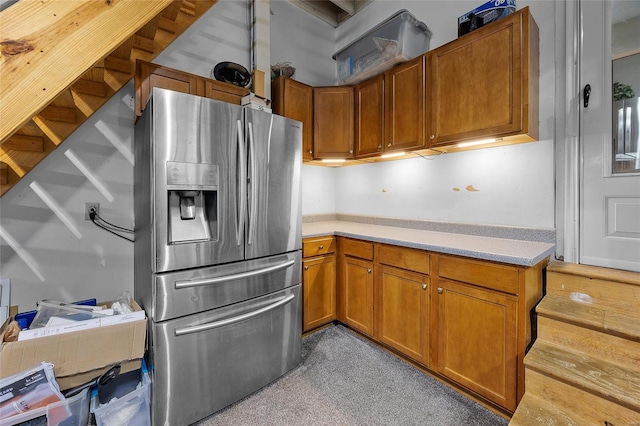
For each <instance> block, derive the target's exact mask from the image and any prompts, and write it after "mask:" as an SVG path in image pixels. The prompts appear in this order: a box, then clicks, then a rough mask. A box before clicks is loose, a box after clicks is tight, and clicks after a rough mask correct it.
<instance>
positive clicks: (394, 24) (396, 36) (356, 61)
mask: <svg viewBox="0 0 640 426" xmlns="http://www.w3.org/2000/svg"><path fill="white" fill-rule="evenodd" d="M430 39H431V31H429V29H428V28H427V26H426V25H425V23H424V22H422V21H418V20H417V19H416V18H415V16H413V15H412V14H411V13H409V12H408V11H406V10H405V9H402V10H399V11H398V12H396V13H395V14H394V15H393V16H391V17H390V18H388V19H386V20H385V21H383V22H382V23H380V24H378V25H377V26H376V27H374V28H372V29H371V30H369V31H367V32H366V33H365V34H363V35H362V36H360V37H359V38H358V39H357V40H355V41H354V42H353V43H351V44H349V45H348V46H346V47H345V48H343V49H342V50H340V51H339V52H338V53H336V54H335V55H333V59H335V60H336V62H337V66H338V77H339V78H340V81H341V82H342V83H343V84H357V83H359V82H361V81H363V80H366V79H367V78H369V77H373V76H374V75H377V74H380V73H382V72H384V71H386V70H388V69H389V68H391V67H393V66H394V65H396V64H399V63H401V62H406V61H408V60H411V59H413V58H415V57H417V56H419V55H422V54H423V53H425V52H426V51H427V50H429V40H430Z"/></svg>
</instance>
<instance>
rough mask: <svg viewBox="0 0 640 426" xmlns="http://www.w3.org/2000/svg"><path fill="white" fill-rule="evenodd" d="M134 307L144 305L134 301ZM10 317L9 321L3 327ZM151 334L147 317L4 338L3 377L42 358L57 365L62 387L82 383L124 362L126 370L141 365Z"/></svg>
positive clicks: (0, 351) (0, 370)
mask: <svg viewBox="0 0 640 426" xmlns="http://www.w3.org/2000/svg"><path fill="white" fill-rule="evenodd" d="M132 304H133V309H134V311H141V310H142V309H141V308H140V306H139V305H138V304H137V303H135V301H133V302H132ZM8 322H9V321H7V322H5V324H4V325H3V327H2V329H0V332H1V331H4V328H5V327H6V325H7V324H8ZM146 335H147V320H146V318H143V319H137V320H134V321H131V322H125V323H120V324H114V325H106V326H102V327H98V328H92V329H88V330H79V331H73V332H70V333H64V334H57V335H49V336H44V337H39V338H35V339H30V340H25V341H18V342H3V343H2V347H1V348H0V378H4V377H8V376H11V375H13V374H16V373H19V372H20V371H23V370H26V369H28V368H31V367H33V366H34V365H36V364H38V363H39V362H42V361H45V362H50V363H52V364H53V365H54V374H55V376H56V381H57V382H58V384H59V385H60V389H62V390H65V389H69V388H71V387H74V386H77V385H81V384H83V383H86V382H88V381H90V380H91V379H93V378H94V377H97V376H99V375H101V374H102V373H104V372H105V371H107V370H108V369H109V367H111V366H113V365H116V364H121V365H122V370H121V371H122V372H123V373H124V372H126V371H131V370H133V369H135V368H140V362H141V360H142V357H143V356H144V351H145V338H146Z"/></svg>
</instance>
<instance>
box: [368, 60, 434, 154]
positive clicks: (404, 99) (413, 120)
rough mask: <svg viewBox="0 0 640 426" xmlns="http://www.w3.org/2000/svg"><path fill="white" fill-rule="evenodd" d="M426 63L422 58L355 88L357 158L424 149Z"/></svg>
mask: <svg viewBox="0 0 640 426" xmlns="http://www.w3.org/2000/svg"><path fill="white" fill-rule="evenodd" d="M424 61H425V59H424V56H419V57H418V58H415V59H413V60H411V61H409V62H406V63H404V64H401V65H398V66H396V67H394V68H393V69H391V70H389V71H387V72H386V73H384V74H381V75H378V76H376V77H373V78H370V79H368V80H366V81H364V82H362V83H360V84H358V85H357V86H356V158H365V157H371V156H375V155H380V154H382V153H385V152H393V151H405V150H412V149H421V148H424V147H425V145H426V139H425V135H424V121H425V118H424V117H425V116H424V106H425V75H424V71H425V62H424Z"/></svg>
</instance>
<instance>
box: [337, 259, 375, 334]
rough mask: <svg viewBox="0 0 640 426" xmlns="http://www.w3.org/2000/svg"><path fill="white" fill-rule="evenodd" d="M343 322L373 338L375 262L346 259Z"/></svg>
mask: <svg viewBox="0 0 640 426" xmlns="http://www.w3.org/2000/svg"><path fill="white" fill-rule="evenodd" d="M342 280H343V282H342V294H341V296H342V297H343V301H342V303H343V304H344V305H343V306H344V308H343V311H344V312H343V315H344V318H342V321H343V322H344V323H345V324H347V325H349V326H351V327H353V328H355V329H357V330H360V331H361V332H363V333H365V334H367V335H369V336H373V262H370V261H367V260H361V259H354V258H351V257H346V256H345V257H344V276H343V277H342Z"/></svg>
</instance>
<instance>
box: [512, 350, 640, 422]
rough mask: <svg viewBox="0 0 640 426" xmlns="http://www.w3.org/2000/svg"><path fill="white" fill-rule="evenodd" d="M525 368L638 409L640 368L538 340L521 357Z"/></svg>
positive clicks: (639, 400) (639, 402)
mask: <svg viewBox="0 0 640 426" xmlns="http://www.w3.org/2000/svg"><path fill="white" fill-rule="evenodd" d="M524 364H525V366H526V367H527V368H531V369H533V370H536V371H538V372H539V373H541V374H545V375H547V376H550V377H553V378H555V379H557V380H561V381H563V382H565V383H568V384H571V385H572V386H574V387H577V388H580V389H582V390H584V391H587V392H590V393H592V394H595V395H598V396H600V397H602V398H607V399H608V400H610V401H613V402H615V403H617V404H620V405H622V406H625V407H628V408H631V409H634V410H640V369H638V368H634V367H632V366H628V365H622V364H618V363H615V362H611V361H608V360H604V359H601V358H597V357H594V356H590V355H588V354H585V353H583V352H578V351H575V350H571V349H567V348H564V347H561V346H558V345H555V344H551V343H548V342H545V341H543V340H538V341H536V343H535V344H534V345H533V347H532V348H531V350H530V351H529V353H528V354H527V356H526V357H525V358H524Z"/></svg>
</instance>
